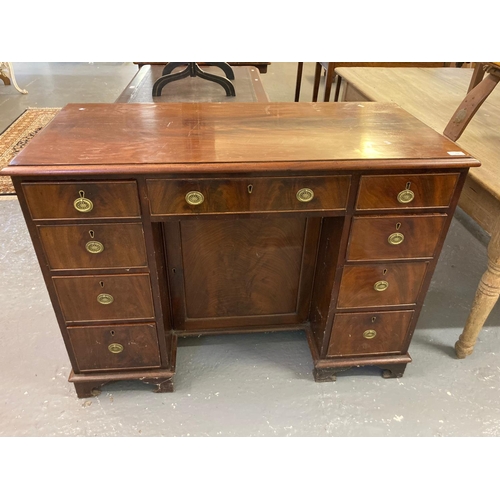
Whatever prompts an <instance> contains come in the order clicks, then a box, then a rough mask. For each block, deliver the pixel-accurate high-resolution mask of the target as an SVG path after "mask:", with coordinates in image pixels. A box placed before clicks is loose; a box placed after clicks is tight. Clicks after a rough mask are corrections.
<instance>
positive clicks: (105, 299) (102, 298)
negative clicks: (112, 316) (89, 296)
mask: <svg viewBox="0 0 500 500" xmlns="http://www.w3.org/2000/svg"><path fill="white" fill-rule="evenodd" d="M114 300H115V299H114V298H113V296H112V295H110V294H109V293H100V294H99V295H98V296H97V302H99V304H103V305H105V306H106V305H108V304H111V303H112V302H113V301H114Z"/></svg>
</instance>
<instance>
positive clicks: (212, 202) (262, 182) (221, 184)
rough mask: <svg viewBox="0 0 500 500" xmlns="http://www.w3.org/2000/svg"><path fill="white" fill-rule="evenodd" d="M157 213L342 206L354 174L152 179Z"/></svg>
mask: <svg viewBox="0 0 500 500" xmlns="http://www.w3.org/2000/svg"><path fill="white" fill-rule="evenodd" d="M147 184H148V192H149V198H150V203H151V213H152V214H153V215H170V214H192V213H195V214H197V213H233V212H248V211H251V212H268V211H269V212H273V211H306V210H307V211H310V210H318V211H321V210H342V209H345V207H346V204H347V196H348V193H349V185H350V176H346V175H343V176H324V177H296V178H295V177H265V178H263V177H259V178H248V179H237V178H235V179H186V180H162V179H149V180H148V181H147Z"/></svg>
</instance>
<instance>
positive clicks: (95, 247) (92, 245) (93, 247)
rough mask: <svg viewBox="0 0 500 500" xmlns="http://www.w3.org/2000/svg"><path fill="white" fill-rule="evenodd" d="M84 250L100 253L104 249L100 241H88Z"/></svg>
mask: <svg viewBox="0 0 500 500" xmlns="http://www.w3.org/2000/svg"><path fill="white" fill-rule="evenodd" d="M85 250H87V252H89V253H101V252H102V251H103V250H104V245H103V244H102V243H101V242H100V241H88V242H87V243H86V244H85Z"/></svg>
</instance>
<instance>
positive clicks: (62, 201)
mask: <svg viewBox="0 0 500 500" xmlns="http://www.w3.org/2000/svg"><path fill="white" fill-rule="evenodd" d="M22 188H23V191H24V193H25V195H26V200H27V202H28V205H29V210H30V213H31V216H32V217H33V219H34V220H43V219H96V218H99V219H106V218H128V217H134V218H138V217H140V215H141V211H140V208H139V197H138V193H137V184H136V183H135V182H126V181H125V182H87V181H80V182H57V183H56V182H51V183H44V182H37V183H30V182H26V183H23V185H22ZM80 192H83V193H84V197H85V198H88V199H89V200H90V201H91V202H92V204H93V208H92V210H91V211H90V212H79V211H78V210H77V209H76V208H75V206H74V202H75V200H76V199H78V198H80V196H81V195H80ZM54 200H57V203H54Z"/></svg>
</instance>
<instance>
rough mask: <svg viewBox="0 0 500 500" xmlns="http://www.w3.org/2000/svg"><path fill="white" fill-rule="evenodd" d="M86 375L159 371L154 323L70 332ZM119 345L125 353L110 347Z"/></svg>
mask: <svg viewBox="0 0 500 500" xmlns="http://www.w3.org/2000/svg"><path fill="white" fill-rule="evenodd" d="M68 331H69V337H70V339H71V344H72V346H73V349H74V350H75V355H76V360H77V363H78V367H79V368H80V371H82V372H90V371H101V370H124V369H125V370H128V369H134V368H159V366H160V352H159V350H158V337H157V332H156V326H155V324H154V323H146V324H143V325H115V326H113V327H109V326H77V327H70V328H68ZM113 344H118V346H120V347H121V348H122V351H121V352H112V351H111V350H110V349H109V347H110V346H113Z"/></svg>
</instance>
